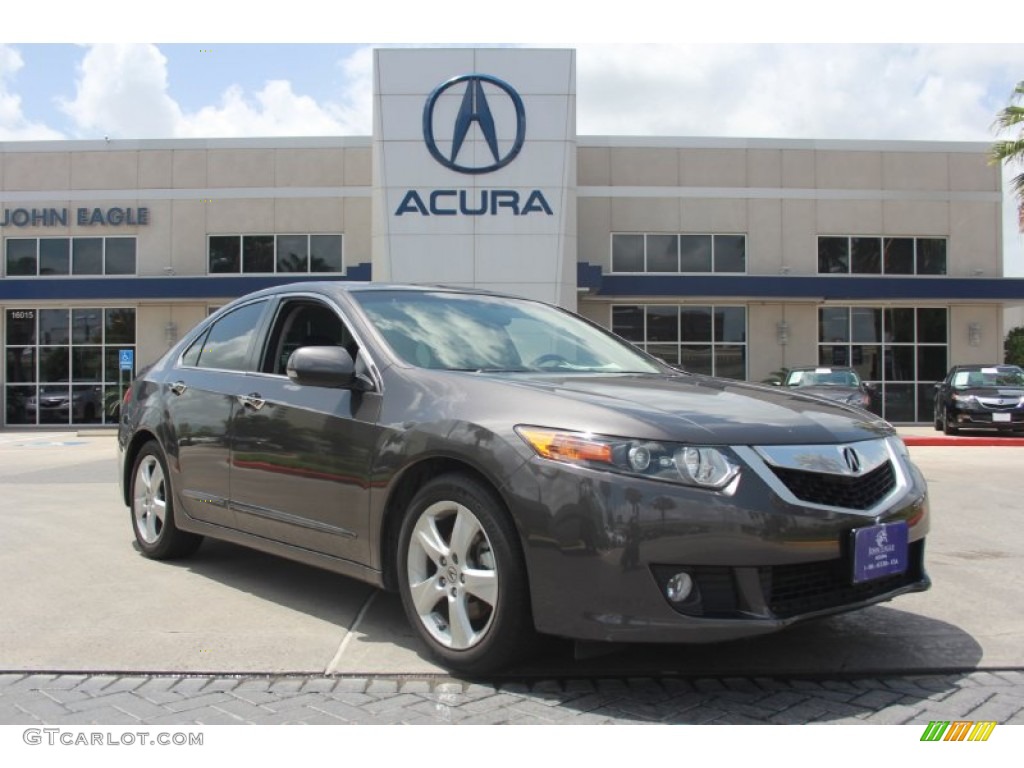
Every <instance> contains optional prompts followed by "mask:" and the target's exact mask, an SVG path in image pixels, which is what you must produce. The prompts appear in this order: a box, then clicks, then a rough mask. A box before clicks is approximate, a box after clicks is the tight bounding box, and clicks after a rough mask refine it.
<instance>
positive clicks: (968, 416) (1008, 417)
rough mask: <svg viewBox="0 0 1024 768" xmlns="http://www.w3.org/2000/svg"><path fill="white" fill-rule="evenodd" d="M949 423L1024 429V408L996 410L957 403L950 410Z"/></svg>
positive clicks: (957, 425)
mask: <svg viewBox="0 0 1024 768" xmlns="http://www.w3.org/2000/svg"><path fill="white" fill-rule="evenodd" d="M949 423H950V424H951V425H952V426H954V427H962V428H967V429H971V428H974V429H1006V430H1011V429H1019V430H1024V408H1014V409H1000V410H996V409H992V408H983V407H976V408H971V407H964V406H959V405H955V406H953V407H952V408H950V410H949Z"/></svg>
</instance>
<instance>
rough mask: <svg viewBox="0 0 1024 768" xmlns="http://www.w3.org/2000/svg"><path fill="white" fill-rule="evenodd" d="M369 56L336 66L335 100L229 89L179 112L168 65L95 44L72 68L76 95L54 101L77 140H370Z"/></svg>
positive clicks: (284, 87) (284, 86)
mask: <svg viewBox="0 0 1024 768" xmlns="http://www.w3.org/2000/svg"><path fill="white" fill-rule="evenodd" d="M371 71H372V51H371V49H369V48H365V49H360V50H358V51H357V52H356V53H355V54H353V55H352V56H350V57H349V58H347V59H344V60H342V61H341V62H340V63H339V77H338V79H339V90H338V99H337V101H329V102H326V103H322V104H321V103H318V102H317V101H316V100H315V99H313V98H312V97H310V96H307V95H303V94H299V93H296V92H295V91H294V89H293V86H292V84H291V83H290V82H289V81H287V80H269V81H267V82H266V83H265V84H264V85H263V87H262V88H260V89H259V90H258V91H255V92H246V91H245V90H243V89H242V88H241V87H240V86H239V85H237V84H227V85H226V86H225V88H224V90H223V92H222V94H221V96H220V99H219V101H218V102H217V103H216V104H210V105H207V106H204V107H202V108H201V109H199V110H197V111H194V112H185V111H183V110H182V108H181V107H180V105H179V104H178V103H177V102H176V101H175V100H174V98H173V97H172V96H171V95H170V92H169V83H168V73H167V59H166V58H165V57H164V55H163V54H162V53H161V52H160V50H159V48H157V47H156V46H153V45H96V46H91V47H89V48H88V49H87V51H86V53H85V56H84V57H83V59H82V62H81V64H80V65H79V68H78V78H77V81H76V95H75V98H74V99H72V100H66V101H62V102H60V107H61V109H62V110H63V111H64V112H65V113H66V114H67V115H68V116H69V117H71V118H72V120H73V121H74V123H75V126H76V128H75V133H76V136H77V137H79V138H98V137H100V136H109V137H111V138H137V139H149V138H176V137H189V138H193V137H231V136H330V135H342V136H343V135H351V134H353V133H358V134H364V135H365V134H369V132H370V126H371V118H370V109H371V104H372V93H371V82H372V74H371Z"/></svg>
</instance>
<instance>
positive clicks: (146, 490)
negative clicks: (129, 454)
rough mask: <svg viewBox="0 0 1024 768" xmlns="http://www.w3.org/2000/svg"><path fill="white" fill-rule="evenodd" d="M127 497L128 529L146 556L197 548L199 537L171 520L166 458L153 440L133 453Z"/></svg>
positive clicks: (172, 554) (156, 557)
mask: <svg viewBox="0 0 1024 768" xmlns="http://www.w3.org/2000/svg"><path fill="white" fill-rule="evenodd" d="M131 500H132V530H134V531H135V541H136V542H137V543H138V545H139V549H140V550H141V551H142V554H144V555H145V556H146V557H148V558H151V559H153V560H171V559H174V558H179V557H188V556H189V555H191V554H192V553H193V552H195V551H196V549H198V548H199V545H200V544H201V543H202V541H203V537H202V536H196V535H195V534H192V533H185V532H184V531H181V530H179V529H178V526H177V525H176V524H175V522H174V494H173V493H172V492H171V479H170V476H169V475H168V474H167V462H166V461H165V460H164V455H163V452H162V451H161V450H160V446H159V445H157V444H156V442H154V441H150V442H148V443H146V444H145V445H144V446H142V450H140V451H139V454H138V456H136V457H135V464H134V465H133V466H132V486H131Z"/></svg>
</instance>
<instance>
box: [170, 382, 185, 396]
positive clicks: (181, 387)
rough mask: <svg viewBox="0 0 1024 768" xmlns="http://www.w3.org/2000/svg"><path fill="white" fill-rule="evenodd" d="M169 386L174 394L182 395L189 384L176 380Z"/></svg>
mask: <svg viewBox="0 0 1024 768" xmlns="http://www.w3.org/2000/svg"><path fill="white" fill-rule="evenodd" d="M169 388H170V390H171V392H173V393H174V394H176V395H180V394H181V393H182V392H184V391H185V390H186V389H188V386H187V385H186V384H185V382H184V381H176V382H174V383H173V384H171V385H170V387H169Z"/></svg>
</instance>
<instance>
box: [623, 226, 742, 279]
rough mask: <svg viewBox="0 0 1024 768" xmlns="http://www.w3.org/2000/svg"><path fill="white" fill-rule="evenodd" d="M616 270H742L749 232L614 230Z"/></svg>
mask: <svg viewBox="0 0 1024 768" xmlns="http://www.w3.org/2000/svg"><path fill="white" fill-rule="evenodd" d="M611 271H612V272H632V273H647V272H657V273H662V274H664V273H673V274H682V273H719V272H723V273H737V272H739V273H742V272H746V271H747V238H746V236H745V235H700V234H652V233H647V234H634V233H628V234H627V233H615V234H612V270H611Z"/></svg>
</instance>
